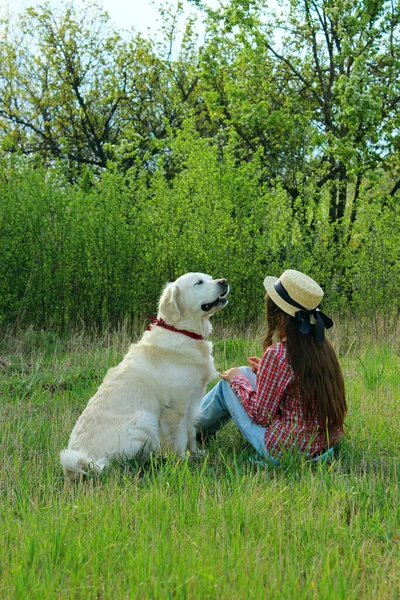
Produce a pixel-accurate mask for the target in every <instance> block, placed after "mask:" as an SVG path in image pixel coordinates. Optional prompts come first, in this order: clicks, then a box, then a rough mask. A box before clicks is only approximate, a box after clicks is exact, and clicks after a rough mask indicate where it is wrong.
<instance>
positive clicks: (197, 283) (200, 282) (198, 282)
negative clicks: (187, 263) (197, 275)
mask: <svg viewBox="0 0 400 600" xmlns="http://www.w3.org/2000/svg"><path fill="white" fill-rule="evenodd" d="M202 283H203V281H202V279H199V281H196V283H195V284H194V285H201V284H202Z"/></svg>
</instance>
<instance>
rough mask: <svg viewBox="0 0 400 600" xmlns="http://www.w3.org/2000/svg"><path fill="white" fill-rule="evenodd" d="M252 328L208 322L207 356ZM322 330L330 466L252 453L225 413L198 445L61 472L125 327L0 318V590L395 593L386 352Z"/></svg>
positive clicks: (115, 594) (237, 347)
mask: <svg viewBox="0 0 400 600" xmlns="http://www.w3.org/2000/svg"><path fill="white" fill-rule="evenodd" d="M256 333H257V332H256V331H254V332H247V333H238V336H235V335H234V332H232V331H223V330H221V331H219V332H217V333H216V335H215V356H216V362H217V365H218V367H219V368H220V369H224V368H226V367H229V366H235V365H240V364H244V363H245V358H246V356H248V355H252V354H257V353H260V346H259V344H258V343H256V342H254V341H252V340H251V339H250V336H251V337H255V338H257V335H256ZM335 335H336V338H335V339H334V343H335V345H336V347H337V348H338V349H339V351H340V357H341V362H342V366H343V370H344V374H345V382H346V389H347V396H348V404H349V415H348V419H347V437H346V439H345V440H344V442H343V444H342V446H341V449H340V452H339V455H338V457H337V458H336V460H335V462H334V463H333V464H331V465H329V466H325V467H324V466H315V465H314V466H313V465H311V464H310V463H308V462H305V461H293V462H292V463H288V464H286V465H284V466H282V467H280V468H275V467H272V466H271V467H270V466H267V467H262V466H257V465H256V464H254V463H252V462H251V461H250V460H249V458H250V457H251V456H253V454H254V453H253V452H252V451H251V449H250V448H249V447H248V446H247V445H246V443H245V442H244V440H243V439H242V438H241V437H240V436H239V435H238V433H237V431H236V430H235V429H234V427H233V426H232V425H228V426H227V427H226V428H225V429H224V430H223V431H222V432H220V433H219V434H218V436H217V439H216V440H215V441H213V442H212V443H211V444H210V446H208V448H207V450H208V453H207V455H206V456H205V458H202V459H189V458H188V459H184V460H183V459H180V460H176V459H172V458H169V459H158V460H153V461H151V462H150V463H148V464H145V465H143V464H135V463H134V462H131V463H128V464H126V465H118V464H114V465H113V466H112V467H111V468H110V469H109V470H108V471H107V472H106V473H105V475H104V476H102V477H101V478H99V479H96V478H93V479H90V480H89V481H87V482H85V483H78V484H65V483H64V480H63V477H62V472H61V467H60V464H59V461H58V455H59V451H60V449H61V448H62V447H64V446H65V445H66V443H67V441H68V437H69V434H70V431H71V429H72V426H73V425H74V423H75V421H76V419H77V417H78V415H79V414H80V412H81V411H82V409H83V408H84V406H85V405H86V403H87V400H88V399H89V397H90V396H91V394H92V393H93V392H94V391H95V390H96V388H97V386H98V384H99V383H100V381H101V380H102V378H103V376H104V374H105V372H106V370H107V368H109V367H110V366H112V365H115V364H116V363H117V362H118V361H119V360H120V358H121V357H122V356H123V354H124V352H125V350H126V349H127V347H128V344H129V338H128V335H127V332H126V331H125V330H121V331H120V332H119V333H117V334H113V335H104V336H103V337H97V338H96V339H93V338H90V336H87V335H84V334H82V335H80V336H78V335H74V336H73V337H71V338H70V339H64V340H61V339H59V338H58V337H57V336H56V335H54V334H49V333H48V334H46V333H36V332H34V331H32V330H28V331H26V332H25V333H23V334H22V333H18V334H13V335H11V334H10V333H9V332H8V333H7V332H3V333H2V336H1V340H2V341H1V346H0V403H1V441H0V451H1V455H0V456H1V460H0V534H1V537H0V539H1V547H0V569H1V571H0V597H1V598H2V599H8V598H24V599H29V600H31V599H38V600H39V599H40V600H43V599H46V598H49V599H50V598H51V599H53V598H71V599H72V598H73V599H75V598H82V599H92V598H93V599H103V598H104V599H111V598H112V599H116V598H118V599H119V598H135V599H142V598H143V599H158V598H161V599H164V598H179V599H180V598H182V599H183V598H193V599H196V600H197V599H205V598H211V599H218V598H224V599H225V598H226V599H232V598H233V599H239V598H240V599H241V598H243V599H248V598H256V599H260V598H271V599H280V598H285V599H286V598H287V599H290V600H293V599H294V600H301V599H307V600H308V599H309V598H311V599H313V598H318V599H320V598H322V599H332V600H336V599H338V598H343V599H346V600H350V599H357V600H359V599H370V598H376V599H379V600H383V599H396V598H399V597H400V581H399V572H400V568H399V567H400V565H399V542H400V527H399V506H400V498H399V443H400V439H399V438H400V434H399V432H400V418H399V387H400V386H399V383H400V379H399V378H400V376H399V358H398V355H397V354H396V346H395V344H394V342H393V341H391V342H390V343H387V344H386V345H384V344H383V343H380V344H373V343H372V340H370V341H368V338H367V337H366V336H364V338H363V339H361V337H362V336H358V337H357V336H356V337H354V335H356V334H354V329H353V330H351V331H350V330H349V331H346V330H345V329H344V328H343V327H342V328H341V327H340V326H339V328H338V330H337V333H336V334H335Z"/></svg>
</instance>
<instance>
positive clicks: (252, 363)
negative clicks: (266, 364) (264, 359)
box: [247, 356, 261, 373]
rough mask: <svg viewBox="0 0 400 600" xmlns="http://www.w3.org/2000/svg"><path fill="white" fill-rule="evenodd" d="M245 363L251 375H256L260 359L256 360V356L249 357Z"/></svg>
mask: <svg viewBox="0 0 400 600" xmlns="http://www.w3.org/2000/svg"><path fill="white" fill-rule="evenodd" d="M247 362H248V363H249V365H250V367H251V368H252V370H253V373H257V371H258V368H259V366H260V362H261V358H258V356H249V357H248V359H247Z"/></svg>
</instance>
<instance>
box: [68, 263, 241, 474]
mask: <svg viewBox="0 0 400 600" xmlns="http://www.w3.org/2000/svg"><path fill="white" fill-rule="evenodd" d="M228 293H229V286H228V282H227V281H226V279H214V280H213V279H211V277H210V276H209V275H204V274H202V273H187V274H186V275H182V277H179V279H177V281H175V282H174V283H169V284H168V285H167V286H166V287H165V289H164V291H163V293H162V295H161V298H160V302H159V312H158V318H157V319H155V320H154V323H153V324H152V325H151V326H150V327H149V328H148V330H147V331H146V332H145V333H144V334H143V336H142V338H141V340H140V341H139V342H138V343H137V344H132V346H131V347H130V349H129V351H128V354H127V355H126V356H125V358H124V359H123V361H122V362H121V363H120V364H119V365H118V366H117V367H115V368H113V369H110V370H109V371H108V373H107V375H106V376H105V378H104V381H103V383H102V384H101V386H100V387H99V389H98V390H97V392H96V394H95V395H94V396H93V398H91V400H89V403H88V405H87V406H86V408H85V410H84V411H83V413H82V415H81V416H80V417H79V419H78V421H77V423H76V425H75V427H74V429H73V430H72V433H71V437H70V440H69V444H68V448H67V449H66V450H62V451H61V455H60V460H61V464H62V466H63V468H64V474H65V476H66V477H69V478H76V477H80V476H81V475H84V474H86V471H85V469H87V468H92V469H94V470H95V471H96V472H100V471H101V470H102V469H103V468H104V466H105V465H106V464H107V463H108V462H109V460H110V459H112V458H113V457H117V456H119V457H122V458H132V457H134V456H135V455H136V454H138V453H141V452H144V453H145V455H148V454H149V453H150V452H154V453H156V452H159V451H160V450H162V449H167V450H170V451H172V452H176V453H177V454H178V455H181V454H183V453H184V452H185V451H186V450H187V449H189V450H190V452H194V453H195V452H196V451H197V448H196V430H195V424H196V418H197V412H198V406H199V401H200V399H201V398H202V397H203V395H204V393H205V390H206V384H207V382H208V381H210V380H211V379H213V378H214V377H216V376H217V373H216V370H215V367H214V361H213V358H212V354H211V351H212V344H211V342H207V341H205V340H204V339H203V338H204V337H206V336H207V335H209V334H210V333H211V331H212V328H211V323H210V316H211V315H212V314H213V313H215V312H217V311H218V310H221V308H223V307H224V306H226V304H227V303H228V300H227V295H228Z"/></svg>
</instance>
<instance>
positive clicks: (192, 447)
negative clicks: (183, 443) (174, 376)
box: [186, 396, 201, 455]
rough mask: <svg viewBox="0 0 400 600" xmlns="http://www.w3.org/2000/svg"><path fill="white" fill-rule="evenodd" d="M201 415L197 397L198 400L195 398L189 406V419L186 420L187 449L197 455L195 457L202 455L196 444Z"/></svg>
mask: <svg viewBox="0 0 400 600" xmlns="http://www.w3.org/2000/svg"><path fill="white" fill-rule="evenodd" d="M200 398H201V396H200ZM199 414H200V400H199V398H198V397H196V398H193V400H192V401H191V403H190V405H189V408H188V413H187V419H186V427H187V438H188V445H187V448H188V450H189V451H190V452H191V453H192V454H195V455H196V454H200V452H199V449H198V447H197V443H196V424H197V422H198V420H199Z"/></svg>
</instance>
